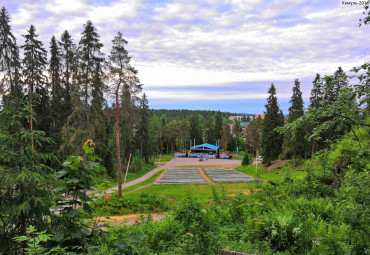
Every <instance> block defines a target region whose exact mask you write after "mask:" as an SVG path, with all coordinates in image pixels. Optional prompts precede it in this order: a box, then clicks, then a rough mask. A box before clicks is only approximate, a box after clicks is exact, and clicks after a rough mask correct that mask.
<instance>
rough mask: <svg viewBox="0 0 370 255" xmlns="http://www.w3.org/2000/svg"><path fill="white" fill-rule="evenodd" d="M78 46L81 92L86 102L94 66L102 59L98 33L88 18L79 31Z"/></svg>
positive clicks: (88, 97) (101, 45) (88, 96)
mask: <svg viewBox="0 0 370 255" xmlns="http://www.w3.org/2000/svg"><path fill="white" fill-rule="evenodd" d="M81 35H82V36H81V40H80V43H79V45H80V48H81V62H80V65H81V68H82V74H81V83H82V86H83V87H82V91H83V92H82V94H83V97H84V102H85V104H88V102H89V99H90V90H91V87H92V83H91V81H92V80H93V79H94V76H95V74H94V73H95V68H96V64H97V63H101V62H102V61H103V58H102V55H103V53H101V51H100V50H101V48H102V47H103V44H102V43H101V42H100V39H99V38H100V35H99V34H98V32H97V30H96V28H95V26H94V25H93V23H92V22H91V21H90V20H88V21H87V22H86V24H85V25H84V31H83V32H82V33H81Z"/></svg>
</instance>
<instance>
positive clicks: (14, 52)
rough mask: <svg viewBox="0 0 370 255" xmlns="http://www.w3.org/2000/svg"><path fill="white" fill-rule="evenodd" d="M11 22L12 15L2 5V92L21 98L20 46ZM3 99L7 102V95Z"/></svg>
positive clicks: (0, 36) (0, 42)
mask: <svg viewBox="0 0 370 255" xmlns="http://www.w3.org/2000/svg"><path fill="white" fill-rule="evenodd" d="M9 23H10V15H9V13H8V11H7V10H6V9H5V7H2V8H1V11H0V73H2V74H3V77H2V79H1V81H0V94H3V95H4V94H5V93H4V92H6V94H10V95H11V97H13V98H19V97H20V96H21V94H22V88H21V84H20V69H21V66H20V58H19V48H18V46H17V42H16V39H15V37H14V35H13V33H12V29H11V26H10V24H9ZM2 101H3V103H4V102H7V100H6V97H4V98H3V100H2ZM10 101H11V99H9V102H10Z"/></svg>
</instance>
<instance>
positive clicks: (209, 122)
mask: <svg viewBox="0 0 370 255" xmlns="http://www.w3.org/2000/svg"><path fill="white" fill-rule="evenodd" d="M213 123H214V119H213V116H212V115H211V113H208V114H207V116H206V120H205V139H206V141H207V143H210V144H214V142H215V135H214V125H213Z"/></svg>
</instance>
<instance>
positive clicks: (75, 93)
mask: <svg viewBox="0 0 370 255" xmlns="http://www.w3.org/2000/svg"><path fill="white" fill-rule="evenodd" d="M81 35H82V36H81V40H80V43H79V47H80V50H79V51H77V52H75V53H74V54H73V61H72V63H73V64H72V66H71V71H72V73H74V74H75V77H73V80H74V81H73V83H74V86H73V89H72V105H73V108H72V109H73V111H72V113H71V114H70V116H69V117H68V119H67V123H66V124H65V125H64V127H63V130H62V134H63V136H62V139H63V144H62V146H61V148H60V153H61V154H62V156H63V157H64V158H65V157H67V156H69V155H71V154H75V155H76V154H77V155H80V154H82V153H83V151H82V149H81V148H82V144H83V142H84V141H86V140H87V139H89V138H92V137H94V140H95V141H96V152H97V153H98V154H102V155H101V156H102V158H103V160H105V158H106V152H107V150H106V147H105V146H106V143H107V138H106V137H107V136H106V133H105V132H106V123H105V119H104V116H103V110H102V108H103V105H104V103H105V100H104V97H103V92H104V89H105V85H104V83H103V77H102V62H103V57H102V56H103V54H102V53H101V51H100V49H101V47H103V44H102V43H100V40H99V37H100V36H99V34H98V33H97V30H96V28H95V27H94V25H93V24H92V22H91V21H87V22H86V24H85V25H84V31H83V32H82V33H81ZM65 37H66V39H65V42H64V43H66V42H67V41H68V45H69V46H68V47H69V48H70V50H73V45H72V44H71V40H69V39H68V35H65ZM64 46H65V45H64ZM65 47H67V46H65ZM64 54H67V53H66V52H65V53H64ZM70 57H72V53H71V52H70V53H69V55H68V56H67V55H65V56H64V59H70ZM77 59H78V61H79V62H78V65H77V64H76V63H77V61H76V60H77ZM65 72H66V70H65ZM66 82H67V81H65V83H66ZM81 99H82V100H81Z"/></svg>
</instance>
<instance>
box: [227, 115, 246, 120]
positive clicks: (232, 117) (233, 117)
mask: <svg viewBox="0 0 370 255" xmlns="http://www.w3.org/2000/svg"><path fill="white" fill-rule="evenodd" d="M242 119H243V116H229V120H232V121H236V120H238V121H241V120H242Z"/></svg>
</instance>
